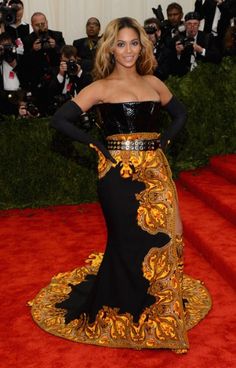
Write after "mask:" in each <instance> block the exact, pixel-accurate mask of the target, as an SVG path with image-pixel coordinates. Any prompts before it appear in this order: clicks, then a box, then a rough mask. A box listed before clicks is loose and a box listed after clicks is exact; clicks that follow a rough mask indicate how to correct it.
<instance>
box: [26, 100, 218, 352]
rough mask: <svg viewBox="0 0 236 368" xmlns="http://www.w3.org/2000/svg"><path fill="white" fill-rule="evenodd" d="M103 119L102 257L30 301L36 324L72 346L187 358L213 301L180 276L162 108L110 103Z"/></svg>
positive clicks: (96, 256)
mask: <svg viewBox="0 0 236 368" xmlns="http://www.w3.org/2000/svg"><path fill="white" fill-rule="evenodd" d="M99 110H100V114H101V117H102V121H103V125H102V129H103V131H104V134H105V136H106V137H107V140H108V142H109V145H108V148H109V151H110V153H111V155H112V156H113V158H115V160H116V163H112V162H111V161H110V160H108V159H106V158H105V156H104V155H103V154H102V153H101V152H100V151H98V158H99V160H98V161H99V162H98V173H99V182H98V194H99V199H100V203H101V206H102V209H103V213H104V217H105V220H106V225H107V232H108V237H107V245H106V250H105V252H104V254H102V253H97V254H92V255H91V256H90V257H89V259H88V260H86V262H85V266H83V267H79V268H76V269H75V270H73V271H71V272H66V273H60V274H58V275H57V276H55V277H53V278H52V280H51V283H50V284H49V285H48V286H47V287H45V288H44V289H42V290H41V291H40V292H39V293H38V295H37V296H36V297H35V299H34V300H33V301H32V302H30V305H31V306H32V309H31V310H32V316H33V319H34V320H35V322H36V323H37V324H38V325H39V326H40V327H41V328H43V329H44V330H46V331H48V332H50V333H52V334H54V335H57V336H60V337H63V338H66V339H70V340H73V341H76V342H82V343H87V344H95V345H101V346H110V347H122V348H135V349H142V348H155V349H157V348H168V349H172V350H175V351H176V352H185V351H186V350H187V349H188V347H189V344H188V338H187V330H188V329H190V328H192V327H193V326H195V325H196V324H197V323H198V322H199V321H200V320H201V319H202V318H204V317H205V315H206V314H207V313H208V311H209V309H210V308H211V298H210V295H209V293H208V291H207V289H206V288H205V287H204V286H203V284H202V282H201V281H199V280H194V279H192V278H191V277H189V276H187V275H185V274H183V258H182V257H183V242H182V237H181V234H179V233H178V231H177V226H176V224H177V222H178V220H179V219H178V216H179V215H178V205H177V194H176V189H175V185H174V183H173V180H172V176H171V171H170V168H169V165H168V162H167V160H166V158H165V155H164V153H163V151H162V150H161V149H160V148H159V147H158V146H156V142H158V139H159V134H158V133H156V132H155V131H154V130H155V129H156V126H157V114H158V110H159V103H158V102H155V101H154V102H152V101H149V102H148V101H147V102H134V103H131V102H130V103H109V104H101V105H99ZM144 127H145V129H144ZM91 230H92V229H91Z"/></svg>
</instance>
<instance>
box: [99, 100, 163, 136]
mask: <svg viewBox="0 0 236 368" xmlns="http://www.w3.org/2000/svg"><path fill="white" fill-rule="evenodd" d="M159 107H160V102H158V101H143V102H122V103H102V104H99V105H97V108H98V112H99V116H100V127H101V129H102V130H103V133H104V135H105V136H106V137H107V136H109V135H113V134H122V133H123V134H128V133H138V132H153V131H157V130H158V125H157V115H158V111H159Z"/></svg>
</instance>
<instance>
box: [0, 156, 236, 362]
mask: <svg viewBox="0 0 236 368" xmlns="http://www.w3.org/2000/svg"><path fill="white" fill-rule="evenodd" d="M235 164H236V155H228V156H224V157H214V158H213V159H212V161H211V163H210V165H209V167H207V168H204V169H200V170H196V171H193V172H185V173H182V174H181V177H180V179H179V181H178V183H177V187H178V192H179V198H180V205H181V212H182V217H183V221H184V230H185V236H186V241H185V243H186V247H185V271H186V273H188V274H190V275H191V276H193V277H196V278H199V279H202V280H204V281H205V284H206V286H207V287H208V288H209V290H210V292H211V295H212V298H213V309H212V310H211V312H210V313H209V315H208V316H207V318H206V319H205V320H204V321H202V322H201V323H200V324H199V325H198V326H196V327H195V328H194V329H193V330H191V331H189V340H190V351H189V352H188V353H187V354H186V355H176V354H175V353H173V352H171V351H156V350H155V351H151V350H145V351H135V350H134V351H133V350H126V349H109V348H101V347H96V346H88V345H83V344H76V343H73V342H70V341H66V340H63V339H60V338H58V337H55V336H51V335H49V334H47V333H45V332H44V331H42V330H41V329H40V328H39V327H38V326H36V325H35V324H34V322H33V321H32V319H31V316H30V310H29V308H28V307H27V301H28V300H30V299H32V298H33V297H34V296H35V293H36V292H37V291H38V290H39V289H40V288H42V287H43V286H45V285H46V284H47V283H48V282H49V280H50V278H51V276H52V275H54V274H56V273H58V272H64V271H67V270H69V269H73V268H75V267H77V266H78V265H81V264H83V259H84V258H86V257H87V256H88V255H89V254H90V253H92V252H93V251H94V250H103V245H104V243H105V240H106V234H105V228H104V222H103V218H102V216H101V211H100V207H99V205H98V204H83V205H79V206H61V207H51V208H47V209H40V210H31V209H28V210H11V211H2V212H0V217H1V225H0V239H1V259H0V267H1V325H0V331H1V332H0V335H1V347H0V352H1V358H0V367H3V368H8V367H14V368H23V367H24V368H80V367H81V368H97V367H99V368H107V367H109V368H110V367H112V368H113V367H114V368H118V367H119V368H120V367H124V368H126V367H128V368H149V367H167V368H172V367H173V368H179V367H185V368H198V367H205V366H206V367H209V368H210V367H211V368H220V367H222V368H223V367H224V368H226V367H227V368H228V367H232V368H233V367H236V356H235V353H236V348H235V345H236V334H235V330H236V317H235V304H236V296H235V291H234V289H233V287H235V285H236V284H235V274H236V271H235V270H236V267H235V266H236V256H235V250H234V245H235V239H236V229H235V226H234V225H235V218H236V216H235V214H236V196H235V182H236V165H235Z"/></svg>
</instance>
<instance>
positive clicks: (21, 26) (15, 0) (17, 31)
mask: <svg viewBox="0 0 236 368" xmlns="http://www.w3.org/2000/svg"><path fill="white" fill-rule="evenodd" d="M8 6H9V7H11V8H13V9H15V10H16V20H15V22H14V23H12V24H9V25H6V26H5V31H6V32H7V33H8V34H9V36H10V37H11V39H12V41H13V42H14V43H15V45H16V47H17V50H16V51H17V54H18V55H23V53H24V46H23V40H24V39H25V37H27V36H28V35H29V34H30V25H29V24H28V23H26V22H24V21H23V20H22V19H23V15H24V4H23V2H22V1H21V0H10V1H9V2H8Z"/></svg>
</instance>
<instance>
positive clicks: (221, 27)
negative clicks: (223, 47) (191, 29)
mask: <svg viewBox="0 0 236 368" xmlns="http://www.w3.org/2000/svg"><path fill="white" fill-rule="evenodd" d="M195 11H196V12H198V13H199V15H200V19H204V20H205V24H204V29H203V30H204V32H207V33H212V34H213V35H214V36H217V37H218V40H219V42H222V40H223V38H224V35H225V33H226V30H227V28H228V27H229V26H230V21H231V19H232V18H233V17H235V16H236V1H235V0H196V1H195Z"/></svg>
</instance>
